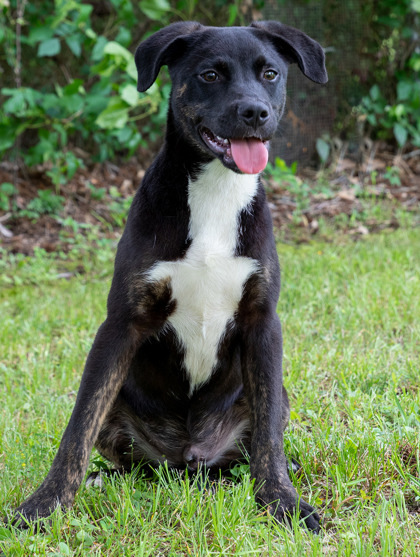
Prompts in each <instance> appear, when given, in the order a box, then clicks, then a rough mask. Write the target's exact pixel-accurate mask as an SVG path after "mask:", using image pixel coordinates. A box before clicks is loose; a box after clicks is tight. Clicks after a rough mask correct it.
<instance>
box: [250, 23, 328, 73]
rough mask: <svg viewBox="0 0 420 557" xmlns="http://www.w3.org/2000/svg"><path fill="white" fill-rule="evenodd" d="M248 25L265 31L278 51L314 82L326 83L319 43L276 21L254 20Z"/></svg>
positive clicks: (323, 57)
mask: <svg viewBox="0 0 420 557" xmlns="http://www.w3.org/2000/svg"><path fill="white" fill-rule="evenodd" d="M250 27H254V28H256V29H261V30H262V31H265V32H266V34H267V35H268V37H269V39H270V40H271V41H272V43H273V44H274V46H275V47H276V49H277V50H278V52H279V53H280V54H281V55H282V56H285V57H286V58H287V59H288V60H289V61H290V62H291V63H293V62H295V63H297V64H298V66H299V68H300V70H301V71H302V73H303V74H304V75H306V77H309V79H311V80H312V81H315V82H316V83H327V81H328V74H327V70H326V69H325V54H324V51H323V49H322V47H321V45H320V44H319V43H317V42H316V41H314V40H313V39H311V38H310V37H308V35H305V33H303V32H302V31H299V29H295V28H294V27H289V26H288V25H284V24H283V23H280V22H278V21H254V22H253V23H251V25H250Z"/></svg>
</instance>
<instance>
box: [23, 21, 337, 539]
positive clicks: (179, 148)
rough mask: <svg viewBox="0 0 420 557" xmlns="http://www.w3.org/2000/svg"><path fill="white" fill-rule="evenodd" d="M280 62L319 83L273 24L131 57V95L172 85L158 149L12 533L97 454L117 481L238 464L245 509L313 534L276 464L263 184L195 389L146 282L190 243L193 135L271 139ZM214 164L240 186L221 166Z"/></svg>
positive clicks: (281, 410) (242, 223)
mask: <svg viewBox="0 0 420 557" xmlns="http://www.w3.org/2000/svg"><path fill="white" fill-rule="evenodd" d="M265 59H270V60H274V63H275V65H276V68H277V70H278V73H279V78H278V80H277V81H276V83H272V84H268V83H266V82H263V81H262V80H261V78H260V77H259V76H260V73H259V72H260V71H262V70H261V69H260V68H262V67H263V66H264V63H265V62H264V60H265ZM250 61H251V62H252V63H251V62H250ZM291 62H296V63H298V65H299V67H300V69H301V70H302V72H303V73H304V74H305V75H306V76H307V77H309V78H310V79H312V80H313V81H316V82H319V83H324V82H325V81H326V72H325V67H324V55H323V52H322V49H321V48H320V46H319V45H318V44H317V43H316V42H315V41H312V39H309V38H308V37H307V36H306V35H304V34H303V33H301V32H300V31H297V30H296V29H292V28H290V27H287V26H285V25H282V24H280V23H277V22H259V23H255V24H253V25H251V26H250V27H248V28H231V29H223V28H210V27H203V26H201V25H200V24H198V23H194V22H183V23H177V24H173V25H171V26H169V27H167V28H165V29H162V30H161V31H159V32H158V33H156V34H155V35H153V36H152V37H150V38H149V39H147V40H146V41H145V42H144V43H143V44H142V45H140V47H139V49H138V50H137V52H136V63H137V65H138V69H139V90H141V91H144V90H146V89H147V88H148V87H149V86H150V85H151V84H152V83H153V82H154V80H155V79H156V77H157V74H158V72H159V69H160V67H161V66H162V65H163V64H167V65H168V67H169V70H170V73H171V77H172V83H173V92H172V96H171V103H170V108H169V112H168V125H167V133H166V141H165V144H164V146H163V148H162V150H161V152H160V153H159V155H158V156H157V158H156V159H155V161H154V162H153V164H152V165H151V167H150V168H149V170H148V171H147V173H146V175H145V177H144V180H143V182H142V185H141V187H140V188H139V190H138V192H137V194H136V196H135V199H134V201H133V204H132V207H131V210H130V214H129V217H128V221H127V225H126V229H125V231H124V234H123V236H122V238H121V241H120V243H119V246H118V251H117V255H116V260H115V273H114V278H113V282H112V286H111V290H110V293H109V297H108V312H107V318H106V320H105V322H104V323H103V324H102V325H101V327H100V328H99V330H98V333H97V335H96V338H95V341H94V343H93V346H92V349H91V351H90V354H89V356H88V359H87V362H86V366H85V370H84V373H83V377H82V381H81V385H80V389H79V392H78V396H77V400H76V404H75V408H74V410H73V413H72V416H71V418H70V422H69V424H68V426H67V428H66V430H65V433H64V435H63V438H62V441H61V444H60V447H59V450H58V452H57V455H56V457H55V459H54V462H53V464H52V467H51V469H50V471H49V473H48V475H47V477H46V478H45V480H44V482H43V483H42V484H41V486H40V487H39V488H38V489H37V491H36V492H35V493H34V494H33V495H31V496H30V497H29V498H28V499H26V501H24V502H23V503H22V504H21V506H20V507H19V508H18V509H17V510H16V514H15V518H14V521H15V523H17V524H21V525H22V524H23V520H34V519H36V518H39V517H46V516H48V515H49V514H50V513H51V512H52V511H53V510H54V509H55V508H56V507H57V506H62V507H68V506H70V505H71V504H72V503H73V500H74V497H75V493H76V491H77V489H78V487H79V485H80V484H81V482H82V480H83V478H84V475H85V473H86V469H87V466H88V462H89V455H90V452H91V450H92V447H93V445H94V444H95V446H96V447H97V449H98V451H99V452H100V453H101V454H102V455H103V456H104V457H106V458H107V459H109V460H110V461H112V462H113V463H114V465H115V466H117V467H118V468H119V469H121V470H123V469H131V467H132V466H133V465H135V464H138V463H140V462H142V461H145V460H146V461H150V462H152V463H155V464H157V463H160V462H164V461H167V462H168V464H169V465H170V466H173V467H185V466H187V467H189V468H190V469H191V470H196V469H197V468H198V466H199V464H200V463H204V464H205V465H207V466H208V467H209V468H216V469H217V468H224V467H226V466H229V465H230V464H231V463H232V462H233V461H235V460H236V459H238V458H241V457H242V456H243V454H244V452H245V453H249V455H250V467H251V473H252V476H253V477H254V478H255V480H256V485H257V492H256V498H257V501H259V502H260V503H261V504H263V505H267V506H268V508H269V509H270V512H272V514H274V515H275V517H276V518H277V519H279V520H282V519H284V517H285V515H288V514H292V513H294V512H296V511H297V512H298V513H299V514H300V516H301V518H302V519H303V521H304V522H305V524H306V526H307V527H308V528H310V529H312V530H314V531H317V530H318V528H319V517H318V515H317V514H316V513H315V511H314V509H313V508H312V507H311V506H310V505H308V504H307V503H306V502H305V501H303V500H302V499H300V498H299V497H298V495H297V493H296V490H295V489H294V487H293V485H292V483H291V481H290V479H289V477H288V473H287V462H286V458H285V455H284V452H283V431H284V429H285V427H286V425H287V422H288V419H289V403H288V398H287V393H286V391H285V390H284V388H283V386H282V368H281V365H282V363H281V361H282V335H281V326H280V321H279V319H278V316H277V314H276V305H277V300H278V295H279V290H280V272H279V265H278V259H277V253H276V247H275V242H274V237H273V233H272V222H271V218H270V213H269V209H268V206H267V203H266V200H265V194H264V189H263V187H262V185H261V183H260V182H257V181H255V187H256V188H257V189H256V190H255V194H254V196H253V197H252V200H251V201H250V203H249V205H247V206H246V207H245V208H244V209H243V210H241V212H240V214H239V215H238V219H237V230H236V231H235V238H236V239H234V240H235V244H234V245H236V247H235V248H234V253H232V255H231V259H230V260H229V261H232V258H238V259H237V261H239V258H240V259H241V260H242V262H245V263H246V262H247V261H249V262H255V263H252V265H251V264H249V265H250V266H249V269H250V270H251V271H252V272H251V271H250V272H251V274H250V275H249V276H248V278H247V279H246V282H245V283H244V285H243V289H242V295H241V298H240V301H239V303H238V304H237V307H236V311H235V312H234V315H233V318H232V319H229V320H228V322H227V324H226V329H225V331H224V333H223V335H222V337H221V338H220V341H219V345H218V348H217V362H216V364H215V366H214V368H213V369H212V372H211V374H210V376H209V377H206V378H205V381H204V383H198V384H196V385H193V388H191V385H190V380H191V377H188V375H187V374H186V373H185V369H184V368H183V361H184V358H185V347H184V346H183V345H182V344H181V343H180V342H179V339H178V338H177V334H176V331H175V330H174V329H173V328H172V327H171V326H169V325H168V319H170V318H171V316H172V315H174V312H176V309H177V300H176V299H174V297H173V289H172V284H171V279H170V277H167V278H163V279H160V280H156V281H153V280H152V281H151V280H150V277H151V271H152V270H153V269H154V268H155V265H156V264H157V263H158V262H179V261H181V262H182V261H183V258H185V257H186V254H187V253H188V249H189V247H190V246H191V243H192V240H191V237H190V234H189V223H190V206H189V203H188V187H189V185H191V184H193V185H194V183H195V182H194V181H195V180H197V179H198V177H199V176H200V172H201V171H202V169H203V168H207V166H206V165H209V163H211V164H213V163H212V161H214V160H215V159H216V158H217V157H216V155H215V154H213V153H212V152H211V150H210V149H209V148H208V147H207V146H206V145H205V144H204V143H203V140H202V139H201V138H200V135H199V133H198V128H199V126H200V125H205V126H207V127H209V128H212V129H213V131H214V134H217V135H219V136H221V137H225V138H230V137H236V138H244V137H259V138H261V139H263V140H268V139H270V137H272V135H273V134H274V132H275V130H276V128H277V124H278V120H279V118H280V117H281V114H282V112H283V108H284V102H285V83H286V74H287V66H288V64H289V63H291ZM206 64H208V67H206ZM213 67H215V68H216V70H217V71H219V72H221V74H222V75H225V74H226V72H228V74H229V78H226V79H224V81H223V83H222V84H221V85H220V86H219V87H218V88H212V89H211V88H209V87H207V85H205V84H203V83H201V82H200V79H198V77H197V72H198V70H197V69H196V68H201V70H202V71H204V70H203V68H204V69H207V70H208V69H209V68H210V69H212V68H213ZM223 72H225V73H223ZM229 72H230V73H229ZM217 91H218V93H217ZM244 103H245V104H244ZM246 103H248V104H246ZM261 106H263V107H265V109H264V110H265V114H266V115H267V117H266V118H265V117H264V121H260V120H262V117H261V118H260V117H258V118H259V120H258V122H257V120H256V119H255V118H253V114H254V113H253V112H252V110H254V107H257V108H255V111H257V110H260V108H259V107H261ZM249 107H251V108H250V109H249ZM250 110H251V112H250ZM250 114H251V117H252V118H250ZM258 114H259V113H258ZM251 119H253V120H252V122H251V121H250V120H251ZM219 158H220V157H219ZM220 160H222V159H221V158H220ZM222 162H223V161H222ZM217 164H219V163H217ZM223 165H224V166H228V168H229V169H230V170H229V173H230V172H234V173H236V174H235V175H238V173H239V170H238V169H237V167H235V166H232V163H228V162H226V161H224V162H223ZM229 165H230V166H229ZM208 168H210V167H208ZM226 175H227V174H226ZM229 176H230V178H229V180H230V179H231V177H232V176H233V175H231V174H229ZM241 179H242V178H241ZM235 180H236V178H235ZM255 180H257V178H255ZM232 183H233V182H232ZM241 183H242V182H241ZM228 186H229V184H227V186H226V187H228ZM230 240H232V238H231V239H230ZM246 264H248V263H246ZM244 276H246V275H244Z"/></svg>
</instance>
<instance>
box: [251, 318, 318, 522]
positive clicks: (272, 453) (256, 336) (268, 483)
mask: <svg viewBox="0 0 420 557" xmlns="http://www.w3.org/2000/svg"><path fill="white" fill-rule="evenodd" d="M273 313H274V312H273ZM242 354H243V376H244V386H245V393H246V396H247V399H248V403H249V406H250V416H251V454H250V468H251V475H252V477H253V478H255V490H256V500H257V502H258V503H260V504H261V505H263V506H265V507H267V508H268V510H269V512H270V513H271V514H272V515H274V516H275V517H276V518H277V519H278V520H279V521H284V520H287V519H288V518H289V517H290V516H291V515H293V514H294V513H295V512H298V514H299V516H300V518H302V519H303V520H304V522H305V524H306V526H307V527H308V528H309V529H310V530H313V531H315V532H318V531H319V516H318V514H317V513H316V512H315V510H314V509H313V508H312V507H311V506H310V505H308V503H306V502H305V501H304V500H303V499H300V498H299V496H298V494H297V492H296V490H295V488H294V487H293V484H292V482H291V481H290V479H289V475H288V471H287V461H286V457H285V454H284V450H283V430H284V428H285V426H286V424H287V420H288V415H289V407H288V401H287V394H286V392H285V391H283V386H282V336H281V325H280V321H279V320H278V317H277V315H276V314H275V313H274V315H272V316H271V317H270V318H268V317H267V318H265V319H264V322H259V323H257V324H255V325H254V326H253V327H252V329H251V330H250V331H248V334H247V335H246V336H245V338H244V345H243V351H242Z"/></svg>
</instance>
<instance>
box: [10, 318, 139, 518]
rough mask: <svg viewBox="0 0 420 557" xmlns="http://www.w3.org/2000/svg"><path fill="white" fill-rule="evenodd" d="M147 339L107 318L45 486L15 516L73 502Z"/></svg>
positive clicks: (44, 512) (30, 515) (48, 510)
mask: <svg viewBox="0 0 420 557" xmlns="http://www.w3.org/2000/svg"><path fill="white" fill-rule="evenodd" d="M140 341H141V338H140V334H139V333H138V332H137V331H136V330H135V329H134V328H132V327H131V326H129V325H127V326H124V325H121V326H120V327H117V326H116V324H115V322H112V323H111V322H110V321H109V320H106V321H105V322H104V323H103V324H102V326H101V327H100V328H99V331H98V333H97V335H96V338H95V341H94V343H93V346H92V349H91V351H90V353H89V356H88V359H87V362H86V366H85V370H84V372H83V377H82V381H81V384H80V388H79V392H78V395H77V399H76V404H75V407H74V410H73V413H72V415H71V418H70V421H69V424H68V426H67V428H66V430H65V432H64V435H63V438H62V440H61V443H60V447H59V449H58V452H57V455H56V457H55V459H54V461H53V464H52V466H51V469H50V471H49V473H48V475H47V477H46V478H45V480H44V482H43V483H42V484H41V486H40V487H39V488H38V489H37V491H35V493H33V494H32V495H31V496H30V497H29V498H28V499H26V501H24V502H23V503H22V504H21V505H20V506H19V507H18V509H17V510H16V511H15V515H14V519H13V522H14V523H15V524H17V525H20V526H24V522H25V521H22V517H23V519H26V520H29V521H30V520H36V519H37V518H41V517H46V516H49V515H50V514H51V513H52V512H53V511H54V509H55V508H57V507H58V506H61V507H69V506H70V505H71V504H72V503H73V500H74V496H75V493H76V491H77V489H78V487H79V486H80V484H81V482H82V480H83V477H84V475H85V473H86V469H87V466H88V463H89V456H90V453H91V450H92V447H93V444H94V442H95V440H96V437H97V435H98V432H99V429H100V426H101V424H102V422H103V420H104V418H105V416H106V414H107V412H108V411H109V409H110V407H111V405H112V404H113V402H114V400H115V398H116V396H117V394H118V392H119V390H120V389H121V386H122V384H123V382H124V380H125V378H126V377H127V373H128V368H129V364H130V361H131V359H132V357H133V355H134V352H135V350H136V347H137V346H138V344H139V342H140Z"/></svg>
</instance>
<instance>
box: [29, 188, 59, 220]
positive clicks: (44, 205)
mask: <svg viewBox="0 0 420 557" xmlns="http://www.w3.org/2000/svg"><path fill="white" fill-rule="evenodd" d="M63 205H64V197H62V196H61V195H57V194H55V193H54V192H52V191H51V190H39V191H38V195H37V197H35V199H32V200H31V201H29V203H28V204H27V206H26V209H23V210H22V211H21V212H20V215H21V216H23V217H29V218H30V219H37V218H38V217H40V216H41V215H56V214H58V213H59V212H60V211H61V210H62V209H63Z"/></svg>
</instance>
